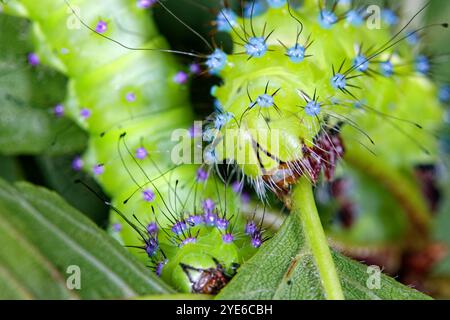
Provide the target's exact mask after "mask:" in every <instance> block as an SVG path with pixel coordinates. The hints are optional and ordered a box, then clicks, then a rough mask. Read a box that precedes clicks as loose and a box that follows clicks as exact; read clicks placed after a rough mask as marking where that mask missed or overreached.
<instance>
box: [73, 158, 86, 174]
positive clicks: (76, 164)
mask: <svg viewBox="0 0 450 320" xmlns="http://www.w3.org/2000/svg"><path fill="white" fill-rule="evenodd" d="M83 165H84V162H83V159H81V157H80V156H76V157H75V158H74V159H73V160H72V169H73V170H75V171H81V169H83Z"/></svg>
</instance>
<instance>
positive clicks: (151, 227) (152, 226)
mask: <svg viewBox="0 0 450 320" xmlns="http://www.w3.org/2000/svg"><path fill="white" fill-rule="evenodd" d="M158 230H159V228H158V225H157V224H156V223H155V222H150V223H149V224H148V225H147V233H148V234H149V235H156V234H158Z"/></svg>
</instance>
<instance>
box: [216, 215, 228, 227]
mask: <svg viewBox="0 0 450 320" xmlns="http://www.w3.org/2000/svg"><path fill="white" fill-rule="evenodd" d="M229 224H230V221H228V220H227V219H225V218H219V219H217V221H216V227H217V229H219V230H226V229H227V228H228V225H229Z"/></svg>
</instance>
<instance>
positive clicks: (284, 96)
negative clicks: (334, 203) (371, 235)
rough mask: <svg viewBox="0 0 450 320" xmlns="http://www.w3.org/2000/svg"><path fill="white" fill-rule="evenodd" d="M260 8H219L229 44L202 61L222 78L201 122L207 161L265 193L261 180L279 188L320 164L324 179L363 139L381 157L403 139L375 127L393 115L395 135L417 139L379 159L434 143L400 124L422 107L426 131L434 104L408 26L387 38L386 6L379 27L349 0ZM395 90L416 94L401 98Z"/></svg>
mask: <svg viewBox="0 0 450 320" xmlns="http://www.w3.org/2000/svg"><path fill="white" fill-rule="evenodd" d="M257 3H260V2H257ZM318 3H319V5H317V4H318ZM255 8H256V9H257V10H256V9H255ZM266 8H267V10H266V11H264V10H260V7H259V6H257V5H256V4H255V2H253V1H252V2H250V9H248V7H247V11H246V12H247V14H245V13H244V16H243V17H237V16H231V15H228V16H224V15H223V14H222V13H219V15H221V14H222V18H223V19H224V20H225V21H226V22H227V23H228V30H227V31H228V32H229V33H230V35H231V37H232V40H233V43H234V49H233V52H232V54H228V55H227V54H225V53H224V52H223V51H222V50H220V49H216V50H215V51H214V52H213V53H212V54H211V55H210V56H209V57H208V60H207V62H206V65H207V67H208V68H209V71H210V73H211V74H218V75H220V76H221V77H222V79H223V84H222V85H221V86H218V87H214V88H213V90H212V94H213V96H214V97H215V98H216V99H217V105H216V108H217V109H218V111H217V112H216V113H215V115H213V120H212V121H210V124H209V125H208V128H209V129H210V130H211V132H213V133H214V134H210V136H211V137H212V138H209V140H210V141H211V144H210V148H211V150H212V151H211V153H212V154H213V155H214V157H213V160H214V161H224V160H228V161H233V162H235V163H237V165H238V166H239V167H240V169H241V170H242V171H243V172H244V174H245V175H247V176H248V177H250V178H251V179H252V180H254V181H255V182H256V185H257V186H259V187H258V188H257V189H259V190H260V191H261V193H263V189H264V186H268V187H269V188H271V189H273V190H275V191H276V190H277V189H278V190H279V189H280V187H282V189H286V188H287V187H288V186H289V185H290V184H292V183H295V181H296V180H297V179H298V177H299V176H302V175H304V176H307V177H308V178H309V179H310V180H311V181H312V182H315V181H317V179H318V177H319V174H320V172H321V171H322V170H323V171H325V176H326V178H328V179H330V178H332V176H333V174H332V173H333V171H334V167H335V166H336V164H337V160H338V159H339V158H340V157H342V156H343V155H344V150H345V148H344V144H345V146H350V147H352V148H353V147H355V146H358V145H369V146H370V147H373V148H374V149H376V150H375V151H374V153H375V152H377V153H380V154H382V156H386V158H387V159H388V158H389V154H390V153H391V152H392V150H396V148H399V147H401V146H402V145H404V144H405V139H392V141H393V142H395V143H393V144H391V145H390V142H389V143H386V142H385V141H384V140H385V139H384V140H383V139H382V138H381V137H379V134H380V127H382V128H383V129H385V130H386V126H389V125H391V124H392V122H395V123H394V126H397V125H399V126H400V127H401V129H399V130H398V132H399V131H406V134H404V136H403V137H402V138H405V136H406V137H407V136H408V135H409V136H411V135H412V136H414V138H415V139H417V141H414V143H412V144H411V141H408V142H409V145H413V147H412V148H411V149H412V150H408V151H407V152H405V153H404V154H402V155H401V156H400V157H399V158H395V157H394V160H387V161H397V164H398V163H400V162H401V161H405V160H406V161H408V162H414V161H417V160H418V158H422V159H423V158H424V155H423V154H420V156H418V155H417V154H418V152H417V148H416V147H417V145H427V147H430V149H432V150H436V143H435V142H433V141H431V139H430V137H429V136H428V137H425V134H424V133H423V132H422V133H419V134H418V133H417V132H416V131H417V128H418V127H419V125H414V124H412V123H411V122H410V123H407V124H406V122H408V121H404V122H403V123H400V124H399V122H401V121H399V119H408V118H411V114H410V113H411V110H413V109H414V110H420V109H421V108H422V106H423V105H424V104H426V105H427V111H426V112H424V111H423V110H422V111H421V112H422V113H425V114H426V116H425V117H423V118H422V119H421V120H422V121H423V122H422V123H421V125H423V126H424V127H427V128H429V129H433V128H436V127H437V125H438V124H439V122H440V119H441V116H442V111H441V110H440V109H439V103H438V101H437V99H436V97H437V92H436V91H435V87H434V86H433V85H432V84H431V82H430V81H428V80H427V79H426V78H425V77H424V74H426V73H427V72H429V70H430V69H429V68H430V64H429V63H430V59H429V58H427V57H426V56H423V55H421V54H417V55H416V53H414V52H413V51H412V50H410V45H409V44H408V43H407V41H402V40H406V39H410V38H411V37H412V36H413V35H415V34H416V32H410V33H409V35H408V36H407V37H404V38H403V39H402V37H403V36H402V35H394V36H392V35H391V31H390V26H391V25H393V24H396V23H398V17H397V19H394V18H393V17H394V16H396V15H395V12H394V11H392V10H388V9H386V10H384V11H383V12H382V13H383V14H381V16H380V19H381V21H380V28H372V27H371V25H370V23H371V21H370V17H371V15H370V14H369V13H368V11H367V10H366V8H365V7H357V6H356V7H355V6H351V5H350V4H349V3H348V2H347V1H336V2H335V5H334V6H331V7H328V6H327V5H325V4H324V3H322V2H321V1H319V2H317V1H305V3H304V4H303V5H302V6H301V7H300V8H296V7H293V6H292V5H291V4H290V2H289V1H276V4H275V2H272V1H268V2H267V5H266ZM248 10H250V15H248ZM399 38H400V39H401V40H400V41H398V40H399ZM392 43H396V45H395V46H394V45H392ZM407 76H408V77H407ZM399 87H400V88H402V89H401V90H408V91H409V90H412V91H413V92H415V93H412V94H410V95H408V96H407V97H405V96H404V95H403V94H402V92H399V90H398V88H399ZM406 88H410V89H406ZM406 100H407V101H406ZM390 130H392V128H390ZM414 130H416V131H414ZM398 132H396V135H397V136H399V135H401V134H399V133H398ZM372 134H373V135H374V136H376V137H377V138H380V139H378V141H375V140H374V139H373V138H372V137H371V135H372ZM409 138H410V137H409ZM206 140H208V139H206ZM374 145H375V146H374ZM394 145H395V147H394ZM391 158H392V157H391ZM399 159H400V160H399ZM318 162H319V163H318Z"/></svg>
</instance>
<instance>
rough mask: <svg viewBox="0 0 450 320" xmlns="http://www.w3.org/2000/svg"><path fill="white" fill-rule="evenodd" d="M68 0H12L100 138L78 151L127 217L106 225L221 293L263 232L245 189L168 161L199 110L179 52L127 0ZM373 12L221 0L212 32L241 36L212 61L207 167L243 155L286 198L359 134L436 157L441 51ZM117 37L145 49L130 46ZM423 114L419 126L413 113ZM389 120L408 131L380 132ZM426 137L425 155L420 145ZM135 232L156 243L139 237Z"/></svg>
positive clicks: (252, 174) (355, 148) (78, 114)
mask: <svg viewBox="0 0 450 320" xmlns="http://www.w3.org/2000/svg"><path fill="white" fill-rule="evenodd" d="M18 3H20V5H19V4H18ZM317 3H319V6H317ZM70 4H71V7H69V11H68V7H67V4H66V3H65V2H64V1H52V2H50V1H48V3H47V1H46V2H45V3H42V2H40V3H39V4H34V3H33V2H32V1H20V2H19V1H18V2H10V4H8V5H9V6H10V8H11V10H12V9H14V10H15V11H16V12H19V13H21V14H24V15H26V16H27V17H29V18H30V19H31V20H32V21H33V22H34V27H33V28H34V29H35V34H36V39H37V41H36V42H37V44H38V47H37V48H38V55H39V57H40V59H42V61H44V62H46V63H48V64H50V65H52V66H54V67H55V68H57V69H58V70H60V71H62V72H64V73H65V74H67V75H68V76H69V78H70V79H71V82H70V85H69V92H70V96H69V98H68V100H67V102H66V103H65V110H66V109H67V111H68V113H70V115H71V116H72V117H73V118H75V119H77V120H78V121H79V123H80V124H81V125H82V126H84V127H85V128H86V129H87V130H88V131H89V132H90V133H91V140H90V148H89V150H88V153H87V154H86V155H85V157H84V158H83V160H82V161H83V162H84V163H85V167H87V168H92V170H93V171H94V174H96V176H97V178H98V180H99V181H100V183H101V184H102V186H103V187H104V188H105V190H106V191H107V193H108V194H110V195H111V196H112V197H113V198H114V199H115V201H114V208H116V209H117V210H119V211H120V212H126V213H127V214H128V213H129V214H128V218H126V217H125V219H126V220H128V221H127V222H128V223H127V224H124V223H123V221H122V220H120V219H119V220H117V219H116V218H112V220H113V221H112V224H111V229H112V232H115V234H116V235H117V237H118V238H120V239H121V240H123V241H124V243H125V244H127V245H131V246H138V247H141V248H143V249H146V251H147V254H148V256H149V257H150V260H151V265H152V267H153V268H155V271H156V272H157V273H158V274H160V275H161V276H162V278H163V279H165V280H166V281H168V282H169V283H171V284H172V285H174V286H175V287H176V288H178V289H179V290H181V291H192V292H199V293H216V292H217V291H218V290H220V289H221V288H222V287H223V286H224V285H225V284H226V283H227V282H228V280H229V279H230V277H231V276H232V274H233V273H234V272H235V269H236V267H237V265H239V264H240V263H242V262H244V261H245V260H246V259H247V258H249V257H250V256H251V255H252V254H253V253H254V252H255V249H256V248H258V247H259V246H260V245H261V243H262V242H263V241H264V236H263V234H262V230H261V226H260V225H258V223H256V222H254V221H250V222H248V223H247V224H245V221H243V218H242V217H240V216H239V215H238V209H237V207H238V205H239V204H238V203H237V202H238V201H237V199H236V197H231V196H230V192H229V193H228V195H227V192H226V191H225V190H224V191H221V190H219V191H217V187H216V186H217V184H216V183H217V182H216V181H215V180H214V179H212V178H210V179H208V180H207V181H203V180H205V179H204V178H205V177H206V175H207V172H206V171H203V169H200V170H199V171H197V170H198V168H196V167H192V166H186V165H185V166H180V167H177V168H174V167H173V164H172V163H170V161H168V153H163V154H158V151H160V150H171V149H172V144H171V143H169V141H170V132H171V131H172V130H173V129H175V128H187V127H189V125H190V123H191V119H192V115H191V114H190V111H189V109H188V106H187V104H186V102H185V101H186V99H187V95H186V92H185V89H183V88H182V87H181V86H180V84H179V83H177V81H174V79H177V78H176V76H177V72H178V70H177V68H176V66H175V63H174V62H173V61H172V60H171V59H170V57H168V55H167V54H165V53H163V52H162V50H161V49H162V48H164V47H166V44H165V42H164V40H163V39H161V38H160V37H159V36H158V34H157V31H156V30H155V27H154V26H153V25H152V24H151V22H149V20H148V18H147V17H146V16H144V13H143V10H142V8H139V7H137V6H136V3H135V2H132V1H130V2H126V1H118V0H114V1H108V2H107V4H106V3H104V4H102V5H100V4H93V3H88V2H87V1H71V2H70ZM42 7H45V8H47V7H48V8H49V9H50V10H48V11H47V13H45V12H41V11H42V10H40V9H42ZM70 8H71V9H70ZM75 8H77V9H75ZM78 9H79V11H78ZM74 12H76V13H77V14H78V15H79V17H81V21H84V22H85V23H86V25H87V26H88V27H89V28H90V29H91V30H89V28H83V26H82V27H81V28H80V29H79V30H67V32H61V30H58V28H56V26H61V25H66V23H67V17H68V15H71V16H72V18H74V19H75V18H78V16H75V17H74ZM365 12H366V11H365V8H362V7H361V8H359V7H353V6H351V5H350V4H349V3H348V1H336V2H335V5H334V6H330V7H327V6H326V5H324V4H323V3H322V2H320V1H319V2H317V1H305V2H304V4H303V5H302V6H293V5H292V4H291V3H290V2H289V1H273V0H272V1H267V2H261V1H259V2H250V4H247V6H246V7H245V10H244V18H239V17H238V16H237V15H236V14H235V13H233V12H232V11H231V10H230V9H227V8H225V9H222V10H221V11H220V12H219V14H218V17H217V19H216V21H215V24H216V27H217V29H218V30H219V31H227V32H230V34H231V35H232V38H233V40H234V42H235V43H236V45H235V48H234V51H233V54H231V55H227V54H225V53H224V52H223V51H222V50H221V49H218V48H217V49H216V50H215V51H213V52H212V53H210V54H209V55H208V56H206V57H205V59H206V60H205V65H206V67H207V68H208V70H209V73H210V74H214V75H220V76H221V77H222V79H223V85H221V86H219V87H215V88H213V90H212V93H213V95H214V96H215V97H216V98H217V101H218V102H217V109H218V111H217V112H216V113H215V114H214V115H213V116H212V117H211V121H210V122H209V124H208V125H207V128H206V129H207V131H206V134H205V137H206V138H207V140H208V138H209V140H210V141H211V144H210V145H209V147H208V148H207V149H206V152H205V160H206V161H207V163H209V164H215V163H219V162H221V161H224V160H227V161H230V160H231V161H235V162H236V163H237V164H238V166H239V167H240V169H241V170H242V172H243V173H244V175H246V176H247V177H249V178H250V179H251V180H252V181H253V183H254V185H255V186H256V190H257V192H258V193H259V194H260V195H261V196H263V195H264V192H265V189H266V188H267V187H268V188H269V189H271V190H273V191H275V192H276V193H277V194H278V195H279V196H280V197H282V198H283V199H284V200H286V202H287V203H288V200H287V199H288V193H289V189H290V187H291V185H293V184H296V183H297V182H298V180H299V179H300V178H301V177H306V179H308V180H310V181H311V183H315V182H317V181H318V179H319V175H320V173H321V172H322V170H323V171H324V173H325V176H326V178H329V179H331V178H332V177H333V174H334V170H335V168H336V166H337V163H338V159H339V158H341V157H343V156H344V155H345V156H346V155H347V154H352V153H356V154H358V152H361V150H362V151H366V150H364V148H367V147H365V144H372V142H374V145H370V147H369V148H371V149H373V152H375V153H376V154H377V156H379V157H380V158H381V159H383V162H385V163H386V166H392V167H398V168H402V169H403V168H407V167H409V165H410V164H411V163H413V164H414V163H422V162H427V161H433V160H434V156H435V154H436V150H437V142H436V141H435V140H434V139H431V138H430V135H429V131H431V130H435V129H436V128H437V127H438V125H439V123H440V120H441V118H442V110H441V109H440V106H439V102H438V100H437V90H436V88H435V86H434V85H433V84H432V83H431V82H430V81H429V80H428V79H427V78H426V77H424V75H426V74H427V73H428V72H429V71H430V65H431V59H430V57H428V56H426V55H419V56H418V57H416V56H415V55H414V54H413V53H412V51H411V50H410V47H409V46H408V45H407V44H406V42H407V41H401V42H399V43H396V42H397V40H398V39H399V38H402V37H403V36H402V35H399V36H397V37H394V38H392V34H391V32H390V28H389V26H388V25H389V24H394V22H396V21H395V20H396V19H395V18H396V16H395V14H394V13H393V12H391V11H389V10H387V9H386V10H385V11H383V19H384V21H385V23H384V25H383V28H381V29H368V28H366V27H365V25H364V23H365V22H366V21H367V20H368V18H369V17H368V16H367V15H366V13H365ZM50 16H51V18H50ZM119 17H120V19H119ZM397 20H398V18H397ZM75 21H77V19H75ZM78 21H79V20H78ZM119 21H120V23H119ZM122 22H123V23H122ZM125 22H126V23H125ZM55 30H58V32H56V31H55ZM124 30H125V31H124ZM129 30H132V31H129ZM93 31H95V32H97V34H95V32H93ZM127 31H128V32H127ZM136 31H138V32H136ZM99 34H101V35H103V37H101V36H99ZM414 34H415V33H412V34H410V35H409V36H408V37H410V36H413V35H414ZM105 37H108V38H109V39H105ZM111 39H114V40H115V41H116V42H117V43H120V44H126V46H127V47H128V49H129V48H147V49H148V50H128V49H127V48H124V47H123V46H118V45H117V43H114V41H109V40H111ZM358 39H360V40H358ZM403 40H406V37H405V39H403ZM394 43H395V46H394V45H393V46H392V47H391V44H394ZM151 48H154V49H155V50H154V51H151ZM99 52H102V53H104V54H102V55H99V54H98V53H99ZM106 53H107V55H106ZM369 75H370V77H369ZM406 75H413V76H411V77H406ZM178 82H180V81H178ZM405 92H408V94H405ZM423 105H426V106H427V108H426V110H424V109H423V108H422V106H423ZM113 110H114V112H113ZM150 112H151V114H150ZM417 113H420V115H421V117H420V119H421V121H420V125H421V127H422V129H418V126H417V125H415V123H414V122H413V121H412V120H411V121H407V120H404V119H415V118H416V114H417ZM380 119H381V120H382V121H381V120H380ZM391 126H395V127H396V128H397V129H398V130H399V131H400V130H401V132H402V133H403V134H402V135H396V137H395V139H386V133H387V132H390V131H392V127H391ZM399 128H400V129H399ZM423 128H425V129H426V130H424V129H423ZM124 133H126V135H124ZM399 136H400V137H399ZM411 136H414V141H415V143H413V144H411V143H410V141H411ZM405 139H406V140H405ZM380 141H382V143H377V142H380ZM405 141H406V142H405ZM418 145H419V146H427V151H428V152H427V153H419V152H417V146H418ZM399 149H401V150H402V153H401V154H398V153H397V152H395V151H396V150H399ZM118 150H122V151H123V152H124V153H123V154H120V153H118ZM133 152H135V155H133V156H132V157H131V156H130V155H132V153H133ZM394 154H395V156H393V155H394ZM80 161H81V159H80V160H78V165H79V163H80ZM166 172H168V173H166ZM133 180H137V181H133ZM237 189H239V187H238V188H237ZM136 190H138V191H141V192H142V197H141V198H140V199H138V198H139V196H136ZM130 195H134V196H133V197H131V198H130ZM193 195H194V196H193ZM197 195H199V196H197ZM191 197H193V199H194V200H192V198H191ZM124 199H129V200H128V201H126V203H122V202H123V200H124ZM164 199H165V200H166V201H165V200H164ZM168 199H172V200H168ZM225 199H226V200H225ZM149 202H150V203H151V204H150V205H149ZM187 203H189V205H187ZM219 203H227V206H226V208H225V207H222V208H220V205H217V204H219ZM288 204H289V203H288ZM152 207H153V208H154V209H155V210H154V212H153V211H152V210H151V209H152ZM131 214H135V215H136V217H137V221H133V220H132V218H130V216H131ZM211 214H212V215H211ZM113 217H115V216H113ZM231 217H233V223H231V221H230V220H232V219H231ZM208 218H211V219H212V220H211V223H210V224H208ZM220 218H221V220H225V221H221V222H220V223H218V219H220ZM117 222H119V223H121V225H120V226H119V225H117V224H116V223H117ZM152 222H157V224H156V225H155V224H152ZM140 224H142V225H140ZM231 225H233V228H232V229H229V227H230V226H231ZM156 228H158V229H160V232H159V233H158V235H157V236H156V237H155V234H154V232H155V230H156ZM114 229H116V230H115V231H114ZM119 229H120V231H119ZM146 229H147V230H146ZM162 229H164V231H161V230H162ZM136 232H137V233H138V234H139V235H140V236H141V237H142V238H144V240H146V242H145V245H144V246H143V247H142V244H140V243H139V242H138V241H137V240H136ZM239 234H243V235H244V236H242V237H237V235H239ZM145 259H146V260H148V257H145Z"/></svg>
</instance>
